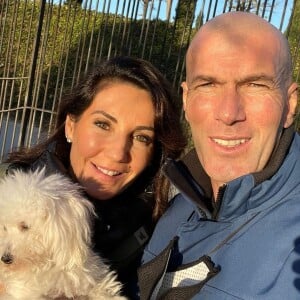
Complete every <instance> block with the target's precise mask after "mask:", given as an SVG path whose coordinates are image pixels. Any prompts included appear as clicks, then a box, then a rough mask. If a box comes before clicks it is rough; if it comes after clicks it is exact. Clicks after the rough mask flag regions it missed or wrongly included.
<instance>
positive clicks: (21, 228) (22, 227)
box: [19, 222, 29, 231]
mask: <svg viewBox="0 0 300 300" xmlns="http://www.w3.org/2000/svg"><path fill="white" fill-rule="evenodd" d="M19 229H20V231H26V230H28V229H29V225H27V224H26V223H25V222H21V223H20V224H19Z"/></svg>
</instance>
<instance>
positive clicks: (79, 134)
mask: <svg viewBox="0 0 300 300" xmlns="http://www.w3.org/2000/svg"><path fill="white" fill-rule="evenodd" d="M154 114H155V112H154V107H153V103H152V99H151V95H150V94H149V93H148V92H147V91H146V90H144V89H141V88H139V87H137V86H135V85H133V84H130V83H125V82H114V83H111V84H109V85H107V86H105V87H104V88H103V89H101V90H100V91H99V92H98V94H97V95H96V96H95V98H94V100H93V102H92V104H91V105H90V106H89V107H88V109H87V110H86V111H85V112H84V113H83V114H82V116H81V117H80V118H79V120H74V119H73V118H72V116H68V117H67V119H66V135H67V136H68V138H70V139H71V140H72V146H71V152H70V161H71V166H72V169H73V172H74V174H75V176H76V178H77V179H78V181H79V182H80V183H81V185H82V186H83V187H84V188H85V189H86V191H87V193H88V194H89V195H90V196H92V197H94V198H96V199H99V200H106V199H109V198H111V197H113V196H115V195H117V194H119V193H120V192H121V191H123V190H124V188H125V187H126V186H128V185H129V184H130V183H131V182H132V181H133V180H134V179H135V178H136V177H137V176H138V175H139V174H140V173H141V172H142V171H143V170H144V169H145V168H146V167H147V166H148V165H149V163H150V161H151V158H152V155H153V144H154V138H155V136H154Z"/></svg>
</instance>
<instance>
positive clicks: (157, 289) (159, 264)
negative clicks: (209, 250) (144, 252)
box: [138, 237, 220, 300]
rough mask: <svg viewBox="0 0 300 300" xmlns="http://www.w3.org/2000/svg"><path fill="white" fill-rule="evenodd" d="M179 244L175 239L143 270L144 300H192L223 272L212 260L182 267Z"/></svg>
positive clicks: (141, 285)
mask: <svg viewBox="0 0 300 300" xmlns="http://www.w3.org/2000/svg"><path fill="white" fill-rule="evenodd" d="M177 241H178V237H175V238H174V239H173V240H171V242H170V243H169V245H168V246H167V247H166V248H165V249H164V250H163V251H162V252H161V253H160V254H159V255H158V256H157V257H155V258H154V259H153V260H151V261H149V262H148V263H146V264H145V265H143V266H142V267H140V268H139V270H138V276H139V287H140V291H141V292H140V299H141V300H173V299H181V300H185V299H186V300H188V299H191V298H192V297H193V296H194V295H196V294H197V293H198V292H199V291H200V290H201V288H202V287H203V285H204V284H205V283H206V282H207V281H208V280H209V279H211V278H212V277H214V276H215V275H216V274H217V273H218V272H219V271H220V269H219V268H217V267H215V265H214V263H213V262H212V261H211V259H210V257H209V256H202V257H200V258H199V259H198V260H196V261H193V262H191V263H189V264H185V265H182V264H181V261H180V260H181V255H180V253H179V252H178V251H177Z"/></svg>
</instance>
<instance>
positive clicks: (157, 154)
mask: <svg viewBox="0 0 300 300" xmlns="http://www.w3.org/2000/svg"><path fill="white" fill-rule="evenodd" d="M114 82H128V83H131V84H133V85H136V86H138V87H140V88H142V89H144V90H146V91H148V92H149V93H150V94H151V96H152V101H153V105H154V108H155V121H154V129H155V137H156V139H155V145H154V156H153V159H152V164H151V167H150V168H148V170H147V172H145V173H147V176H146V175H145V174H144V175H142V177H143V176H144V177H146V178H147V180H146V178H143V179H145V180H143V181H142V180H138V181H139V182H144V181H148V182H145V183H144V184H143V185H145V186H146V185H147V184H148V185H149V182H150V180H151V181H152V182H153V188H154V194H155V203H154V205H153V217H154V219H157V218H158V217H160V216H161V214H162V213H163V212H164V211H165V209H166V208H167V205H168V190H169V184H168V181H167V180H166V179H165V178H164V177H163V176H161V172H160V169H161V166H162V164H163V163H164V160H165V158H167V157H168V158H174V159H176V158H178V157H179V156H180V155H181V153H182V152H183V150H184V148H185V146H186V139H185V135H184V132H183V128H182V125H181V121H180V108H179V107H180V106H179V105H178V98H177V96H176V95H175V94H174V93H173V89H172V87H171V85H170V84H169V82H168V81H167V80H166V79H165V77H164V76H163V75H162V74H161V73H160V72H159V71H158V70H157V69H156V68H155V67H154V66H153V65H152V64H151V63H149V62H147V61H145V60H142V59H139V58H132V57H124V56H122V57H115V58H111V59H109V60H106V61H103V62H101V63H100V64H99V65H97V66H96V67H94V68H93V70H92V71H91V72H90V73H88V74H87V75H86V76H84V78H83V79H82V80H81V81H80V83H79V84H78V85H77V86H76V87H75V88H74V89H73V90H72V91H71V92H70V93H69V94H67V95H66V96H65V97H63V98H62V100H61V102H60V106H59V108H58V115H57V119H56V126H55V128H54V131H53V133H52V135H51V136H50V137H49V138H48V139H47V140H46V141H45V142H44V143H41V144H38V145H37V146H35V147H33V148H31V149H23V150H20V151H18V152H15V153H11V154H10V156H9V159H8V161H10V162H12V161H13V162H21V163H31V162H33V161H34V160H36V159H37V158H38V157H39V155H41V153H42V152H43V151H45V150H46V149H47V147H48V145H49V144H50V143H52V142H54V141H55V142H56V144H57V147H56V154H57V155H58V156H59V157H60V159H62V161H63V162H67V163H66V164H68V163H69V153H70V144H68V143H67V142H66V137H65V120H66V117H67V115H69V114H70V115H72V116H73V117H75V119H78V118H80V116H81V115H82V114H83V112H84V111H85V110H86V109H87V108H88V107H89V106H90V105H91V103H92V101H93V99H94V97H95V95H96V94H97V93H98V92H99V91H100V90H101V88H102V87H103V86H104V85H106V84H110V83H114ZM120 97H121V95H120ZM120 100H121V98H120Z"/></svg>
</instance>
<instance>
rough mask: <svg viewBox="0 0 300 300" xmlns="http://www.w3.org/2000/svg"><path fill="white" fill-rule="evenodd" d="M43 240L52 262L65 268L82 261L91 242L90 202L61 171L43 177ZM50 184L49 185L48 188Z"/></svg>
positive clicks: (91, 211)
mask: <svg viewBox="0 0 300 300" xmlns="http://www.w3.org/2000/svg"><path fill="white" fill-rule="evenodd" d="M46 184H47V187H48V191H50V190H51V189H52V188H53V191H52V192H51V191H50V192H49V195H48V197H47V199H46V202H47V205H46V206H47V207H46V210H45V213H46V215H45V216H46V218H45V226H44V229H43V230H44V232H43V240H44V243H45V246H46V247H48V250H49V251H50V256H51V257H52V259H53V260H54V261H55V263H57V264H60V265H62V266H64V267H65V268H73V267H74V266H75V265H77V266H78V265H83V264H84V261H85V259H86V256H87V253H88V252H89V247H90V243H91V219H92V216H93V215H94V210H93V205H92V204H91V203H90V202H89V201H87V200H86V199H84V198H83V196H82V195H81V192H80V190H79V188H78V186H76V185H75V184H74V183H72V182H70V181H69V179H67V178H65V177H63V176H62V175H58V174H55V175H50V176H48V177H47V183H46ZM51 187H52V188H51Z"/></svg>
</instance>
